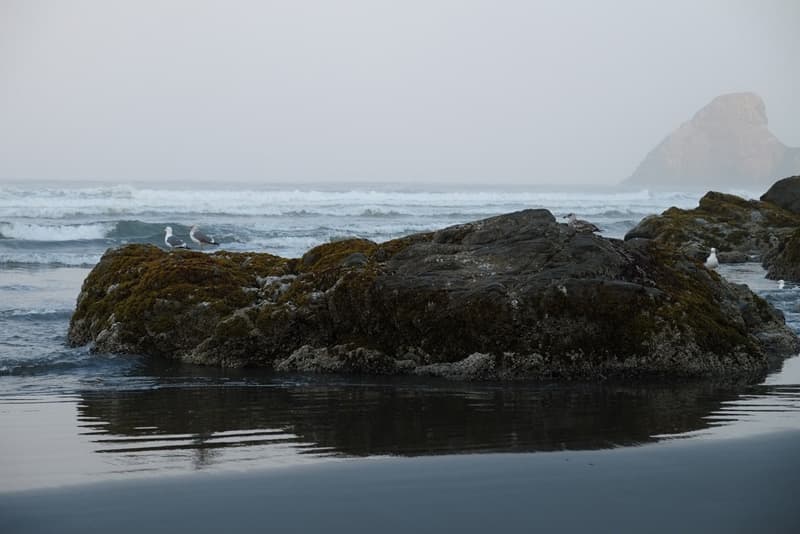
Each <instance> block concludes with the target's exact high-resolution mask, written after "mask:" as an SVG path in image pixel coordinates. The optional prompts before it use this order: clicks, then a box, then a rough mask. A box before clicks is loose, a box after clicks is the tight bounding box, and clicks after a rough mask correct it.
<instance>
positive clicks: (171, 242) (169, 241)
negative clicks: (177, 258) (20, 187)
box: [164, 226, 189, 250]
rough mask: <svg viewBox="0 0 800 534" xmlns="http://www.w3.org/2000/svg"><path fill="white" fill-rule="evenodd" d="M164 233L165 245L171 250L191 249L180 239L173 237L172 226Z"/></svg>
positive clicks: (165, 229)
mask: <svg viewBox="0 0 800 534" xmlns="http://www.w3.org/2000/svg"><path fill="white" fill-rule="evenodd" d="M164 232H165V235H164V244H165V245H167V247H168V248H169V249H170V250H172V249H174V248H189V247H188V245H187V244H186V243H185V242H184V241H183V240H182V239H179V238H177V237H175V236H174V235H172V227H171V226H167V227H166V228H164Z"/></svg>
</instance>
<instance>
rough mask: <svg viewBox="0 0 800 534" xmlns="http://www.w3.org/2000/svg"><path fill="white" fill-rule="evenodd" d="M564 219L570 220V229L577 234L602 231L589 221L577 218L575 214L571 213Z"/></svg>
mask: <svg viewBox="0 0 800 534" xmlns="http://www.w3.org/2000/svg"><path fill="white" fill-rule="evenodd" d="M564 218H565V219H568V220H569V221H568V222H567V224H569V227H570V228H572V229H573V230H575V231H576V232H599V231H600V228H598V227H597V226H595V225H593V224H592V223H590V222H589V221H584V220H583V219H578V218H577V217H576V216H575V214H574V213H569V214H567V215H564Z"/></svg>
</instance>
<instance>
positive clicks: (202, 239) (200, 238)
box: [189, 224, 219, 250]
mask: <svg viewBox="0 0 800 534" xmlns="http://www.w3.org/2000/svg"><path fill="white" fill-rule="evenodd" d="M189 237H191V238H192V241H194V242H195V243H197V244H198V245H200V250H203V245H219V243H217V242H216V241H214V238H213V237H209V236H207V235H206V234H204V233H203V232H201V231H200V228H199V227H198V226H197V225H196V224H195V225H192V229H191V230H189Z"/></svg>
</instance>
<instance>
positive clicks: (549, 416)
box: [0, 184, 800, 492]
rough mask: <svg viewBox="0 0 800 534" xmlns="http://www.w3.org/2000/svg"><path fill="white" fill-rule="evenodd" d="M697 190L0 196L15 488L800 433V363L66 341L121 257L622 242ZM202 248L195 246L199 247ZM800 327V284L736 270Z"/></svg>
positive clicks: (7, 469) (4, 402)
mask: <svg viewBox="0 0 800 534" xmlns="http://www.w3.org/2000/svg"><path fill="white" fill-rule="evenodd" d="M697 200H698V195H696V194H689V193H652V192H649V191H634V192H623V191H603V190H595V191H589V192H586V191H580V190H571V191H554V190H549V191H545V190H533V189H531V190H526V189H524V188H519V189H516V190H498V189H494V190H489V189H486V190H480V189H471V190H434V189H433V188H430V190H412V189H408V188H396V189H392V188H383V189H370V188H363V187H362V188H346V189H343V190H333V189H330V188H327V189H324V188H306V189H294V188H254V187H249V188H242V187H237V188H230V189H228V190H226V189H221V188H219V187H218V186H217V187H215V188H211V187H206V188H200V189H189V188H187V187H185V186H175V187H172V188H170V187H162V188H155V187H143V186H127V185H125V186H81V187H78V186H76V187H63V186H54V185H50V186H46V185H38V186H31V185H24V184H23V185H10V186H0V428H1V429H2V435H0V492H2V491H16V490H19V489H26V488H39V487H46V486H52V485H60V484H71V483H77V482H87V481H96V480H104V479H110V478H129V477H136V476H162V475H164V474H169V473H181V472H186V471H193V470H214V469H216V470H225V469H234V470H246V469H251V468H260V467H266V466H276V465H295V464H298V463H305V462H317V461H332V460H336V459H341V458H351V457H366V456H376V455H377V456H384V455H406V456H425V455H443V454H457V453H465V452H525V453H530V452H535V451H549V450H563V449H568V450H577V449H599V448H608V447H620V446H634V445H641V444H646V443H654V442H658V441H662V440H671V439H679V438H687V439H712V438H714V437H720V436H728V435H732V436H744V435H751V434H753V433H758V432H771V431H776V430H781V429H786V428H789V429H798V428H800V386H798V384H800V363H798V362H799V360H798V358H793V359H790V360H787V362H786V363H785V364H784V366H783V368H782V369H781V370H776V372H774V373H773V374H772V375H770V376H769V377H767V379H766V381H765V382H763V383H761V384H756V385H753V384H748V383H746V382H745V383H733V384H732V383H730V382H725V383H719V382H715V381H699V382H692V383H688V384H681V385H676V384H649V385H631V384H514V385H507V384H462V383H451V382H446V381H443V380H421V379H412V378H394V379H377V378H373V377H341V376H334V377H331V376H308V375H275V374H272V373H270V372H267V371H263V370H219V369H210V368H205V367H196V366H189V365H180V364H176V363H174V362H165V361H159V360H153V359H150V358H147V357H142V356H132V355H113V354H103V353H99V354H95V353H90V351H89V349H88V348H87V347H68V346H67V345H66V343H65V338H66V332H67V328H68V324H69V318H70V316H71V313H72V311H73V310H74V307H75V299H76V297H77V295H78V292H79V290H80V286H81V283H82V282H83V280H84V279H85V277H86V275H87V274H88V273H89V271H90V269H91V267H92V266H93V265H94V264H95V263H96V262H97V261H98V260H99V259H100V257H101V255H102V254H103V253H104V252H105V251H106V250H107V249H109V248H112V247H117V246H120V245H124V244H127V243H152V244H155V245H158V246H163V236H164V234H163V230H164V227H165V226H172V228H173V229H174V231H175V234H176V235H177V236H178V237H181V238H183V239H184V240H186V241H187V242H189V238H188V229H189V227H190V226H191V225H192V224H199V225H200V226H201V228H202V230H203V231H204V232H205V233H207V234H209V235H212V236H214V237H215V239H216V240H217V241H218V242H219V243H220V246H219V248H220V249H227V250H236V251H258V252H269V253H272V254H278V255H281V256H286V257H298V256H300V255H302V254H303V253H304V252H305V251H306V250H307V249H308V248H310V247H312V246H315V245H318V244H320V243H324V242H328V241H331V240H335V239H340V238H345V237H362V238H367V239H372V240H374V241H378V242H380V241H385V240H388V239H392V238H396V237H400V236H403V235H407V234H410V233H414V232H421V231H427V230H434V229H438V228H442V227H445V226H448V225H453V224H459V223H464V222H467V221H471V220H475V219H479V218H483V217H489V216H492V215H498V214H501V213H507V212H511V211H515V210H520V209H526V208H546V209H549V210H551V211H552V212H553V214H554V215H555V216H557V217H563V216H564V215H566V214H567V213H570V212H574V213H575V214H577V215H578V217H580V218H584V219H588V220H590V221H592V222H594V223H595V224H596V225H598V226H599V227H600V228H601V230H602V233H603V235H605V236H607V237H616V238H620V237H622V236H623V235H624V234H625V232H626V231H627V230H629V229H630V228H632V227H633V226H634V225H635V224H636V223H637V222H638V221H639V220H641V219H642V218H643V217H645V216H647V215H649V214H652V213H659V212H661V211H663V210H664V209H666V208H668V207H670V206H679V207H683V208H689V207H693V206H695V205H696V204H697ZM190 244H191V243H190ZM722 272H723V274H724V275H726V276H728V277H729V278H731V279H734V280H736V281H737V282H741V283H747V284H748V285H750V286H751V287H752V288H753V289H754V290H755V291H756V292H758V293H759V294H761V295H762V296H764V297H765V298H767V299H768V300H769V301H771V302H772V303H773V304H774V305H775V306H777V307H778V308H779V309H781V310H782V311H783V312H784V314H785V315H786V317H787V321H788V322H789V324H790V325H791V326H792V327H793V328H795V329H797V330H800V290H799V289H798V288H797V287H795V286H794V285H792V284H787V285H786V286H785V288H784V289H780V290H779V289H778V288H777V285H776V284H775V283H774V282H772V281H769V280H766V279H764V277H763V275H764V273H763V270H761V268H760V267H759V266H758V265H756V264H745V265H741V266H734V267H727V266H725V267H724V268H723V269H722Z"/></svg>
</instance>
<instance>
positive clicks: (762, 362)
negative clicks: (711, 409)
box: [69, 210, 798, 379]
mask: <svg viewBox="0 0 800 534" xmlns="http://www.w3.org/2000/svg"><path fill="white" fill-rule="evenodd" d="M69 340H70V342H71V343H73V344H85V343H90V342H92V343H94V348H95V350H98V351H109V352H125V353H143V354H150V355H154V356H159V357H166V358H174V359H179V360H182V361H187V362H194V363H203V364H209V365H220V366H265V367H271V368H274V369H276V370H278V371H292V372H297V371H305V372H309V371H311V372H343V373H372V374H396V373H417V374H424V375H438V376H447V377H451V378H460V379H516V378H533V379H549V378H580V379H598V378H602V377H607V376H646V375H659V376H675V377H676V376H710V375H726V374H740V373H749V372H763V371H764V370H765V369H766V368H767V366H768V364H769V362H770V361H771V359H770V357H771V356H774V357H777V356H780V355H786V354H788V353H791V352H793V351H795V350H797V349H798V340H797V337H796V336H795V335H794V334H793V333H792V332H791V331H790V330H789V329H788V328H787V327H786V326H785V324H784V322H783V317H782V316H781V314H780V313H779V312H777V311H775V310H774V309H773V308H772V307H771V306H770V305H769V304H767V303H766V302H765V301H763V300H762V299H760V298H759V297H757V296H756V295H754V294H753V293H752V292H750V291H749V290H748V289H746V288H744V287H740V286H735V285H732V284H730V283H728V282H726V281H725V280H723V279H721V278H720V277H719V276H718V275H716V273H713V272H709V271H707V270H706V269H704V268H702V266H701V265H700V264H699V263H697V262H696V261H694V260H692V259H690V258H688V257H686V256H684V255H683V254H681V253H680V252H678V251H677V250H675V249H674V248H672V247H670V246H669V245H667V244H664V243H662V242H660V241H659V240H657V239H629V240H628V241H625V242H623V241H620V240H615V239H605V238H602V237H599V236H596V235H593V234H584V233H578V232H575V231H574V230H573V229H571V228H569V226H567V225H565V224H558V223H557V222H556V221H555V218H554V217H553V215H552V214H551V213H550V212H548V211H547V210H525V211H521V212H516V213H511V214H507V215H502V216H498V217H492V218H490V219H485V220H481V221H476V222H473V223H468V224H462V225H457V226H453V227H450V228H445V229H442V230H439V231H437V232H430V233H423V234H415V235H411V236H408V237H404V238H400V239H396V240H393V241H389V242H386V243H381V244H377V243H373V242H371V241H367V240H363V239H350V240H344V241H338V242H334V243H326V244H323V245H320V246H318V247H315V248H314V249H311V250H310V251H309V252H307V253H306V254H305V255H304V256H303V257H302V258H299V259H285V258H280V257H277V256H273V255H270V254H259V253H232V252H217V253H214V254H203V253H199V252H192V251H175V252H171V253H167V252H164V251H161V250H160V249H158V248H156V247H152V246H142V245H128V246H125V247H122V248H120V249H117V250H111V251H109V252H107V253H106V254H105V255H104V256H103V258H102V260H101V261H100V263H98V265H97V266H96V267H95V268H94V270H93V271H92V272H91V273H90V275H89V276H88V277H87V279H86V281H85V283H84V286H83V289H82V291H81V294H80V296H79V298H78V305H77V309H76V312H75V314H74V316H73V318H72V322H71V325H70V331H69Z"/></svg>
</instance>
